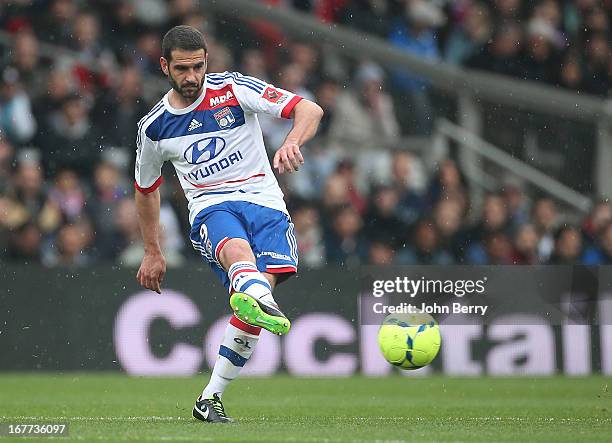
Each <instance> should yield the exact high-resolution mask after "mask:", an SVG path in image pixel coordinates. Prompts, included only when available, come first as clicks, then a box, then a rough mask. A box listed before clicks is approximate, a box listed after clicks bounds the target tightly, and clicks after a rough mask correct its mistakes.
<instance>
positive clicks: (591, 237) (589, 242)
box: [582, 200, 612, 247]
mask: <svg viewBox="0 0 612 443" xmlns="http://www.w3.org/2000/svg"><path fill="white" fill-rule="evenodd" d="M610 222H612V204H610V202H609V201H608V200H600V201H598V202H597V203H595V205H594V206H593V208H591V212H590V213H589V215H587V217H586V218H585V219H584V221H583V223H582V235H583V238H584V243H585V245H586V246H587V247H588V246H594V245H595V244H596V243H597V236H598V234H599V232H600V231H601V230H602V229H603V228H604V227H605V226H607V225H608V224H609V223H610Z"/></svg>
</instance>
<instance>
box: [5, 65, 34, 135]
mask: <svg viewBox="0 0 612 443" xmlns="http://www.w3.org/2000/svg"><path fill="white" fill-rule="evenodd" d="M0 75H1V77H0V132H2V133H3V134H4V136H6V137H7V138H8V139H9V141H11V142H12V143H15V144H25V143H27V142H29V141H30V140H31V139H32V137H33V136H34V133H35V131H36V120H35V119H34V115H33V114H32V109H31V104H30V98H29V96H28V94H27V93H26V92H25V91H24V90H23V88H22V85H21V82H20V78H19V71H18V70H17V69H15V68H14V67H7V68H5V69H4V70H3V71H2V72H1V74H0Z"/></svg>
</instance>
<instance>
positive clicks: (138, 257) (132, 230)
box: [116, 198, 185, 267]
mask: <svg viewBox="0 0 612 443" xmlns="http://www.w3.org/2000/svg"><path fill="white" fill-rule="evenodd" d="M116 224H117V234H118V236H119V244H120V245H121V248H120V252H119V255H118V257H117V261H118V263H119V264H121V265H124V266H128V267H137V266H139V265H140V263H141V261H142V258H143V256H144V247H143V243H142V237H141V235H140V227H139V225H138V217H137V212H136V203H135V202H134V200H133V199H132V198H124V199H122V200H121V201H120V202H119V203H118V205H117V216H116ZM160 227H161V229H160V233H159V243H160V246H161V249H162V252H163V254H164V257H165V258H166V265H167V266H169V267H178V266H180V265H182V264H183V263H184V261H185V258H184V257H183V256H182V255H181V253H180V249H182V246H183V245H182V244H177V241H176V238H177V236H179V235H180V234H179V233H177V232H176V231H177V229H178V220H177V219H176V216H175V215H174V214H173V213H172V210H171V209H170V207H169V206H167V205H164V206H162V208H161V210H160Z"/></svg>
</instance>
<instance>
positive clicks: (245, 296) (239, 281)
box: [222, 239, 291, 335]
mask: <svg viewBox="0 0 612 443" xmlns="http://www.w3.org/2000/svg"><path fill="white" fill-rule="evenodd" d="M235 243H236V244H235V245H234V250H233V251H228V254H227V255H225V257H226V258H227V257H229V259H228V260H227V262H229V263H232V264H231V265H230V266H229V271H228V276H229V278H230V281H231V285H232V289H233V291H234V293H233V294H232V295H231V297H230V306H231V307H232V310H233V312H234V315H235V316H236V317H238V318H239V319H240V320H242V321H244V322H245V323H248V324H250V325H253V326H258V327H260V328H264V329H266V330H268V331H270V332H272V333H273V334H277V335H283V334H286V333H287V332H289V328H290V327H291V323H290V322H289V319H287V316H286V315H285V314H283V312H282V311H281V310H280V308H279V307H278V304H277V303H276V301H275V300H274V297H273V296H272V284H273V282H275V276H274V275H271V274H264V273H261V272H259V271H258V270H257V266H256V265H255V261H254V258H253V259H252V261H251V260H249V255H252V252H251V249H250V246H249V245H248V243H247V242H245V241H244V240H242V239H236V242H235ZM224 249H225V248H224ZM222 255H223V253H222ZM245 259H246V260H245Z"/></svg>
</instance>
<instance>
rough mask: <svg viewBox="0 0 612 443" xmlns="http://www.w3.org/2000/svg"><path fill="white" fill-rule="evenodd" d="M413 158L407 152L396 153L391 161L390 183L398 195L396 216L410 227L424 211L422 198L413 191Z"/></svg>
mask: <svg viewBox="0 0 612 443" xmlns="http://www.w3.org/2000/svg"><path fill="white" fill-rule="evenodd" d="M415 162H416V160H415V158H414V156H413V155H412V154H411V153H409V152H407V151H396V152H394V154H393V159H392V161H391V183H392V186H393V187H394V188H395V190H396V192H397V193H398V199H399V201H398V205H397V215H398V217H399V218H400V220H401V221H402V222H403V223H406V224H408V225H411V224H413V223H415V222H416V220H417V219H418V218H419V217H420V216H421V214H422V212H423V210H424V204H425V202H424V198H423V196H422V195H421V193H420V192H417V191H416V189H414V182H415V180H414V178H413V177H414V175H413V168H414V166H415Z"/></svg>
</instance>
